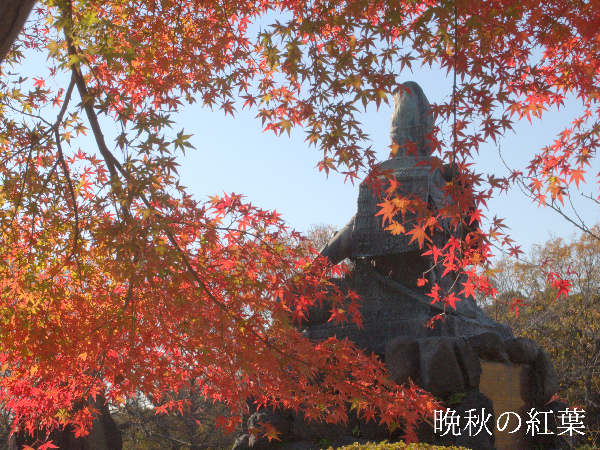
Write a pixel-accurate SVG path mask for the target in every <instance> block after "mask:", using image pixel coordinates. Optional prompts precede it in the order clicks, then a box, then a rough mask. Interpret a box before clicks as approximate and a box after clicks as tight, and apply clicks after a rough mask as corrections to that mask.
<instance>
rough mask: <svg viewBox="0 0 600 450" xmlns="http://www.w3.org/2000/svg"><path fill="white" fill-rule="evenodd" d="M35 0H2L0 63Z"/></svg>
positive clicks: (0, 11)
mask: <svg viewBox="0 0 600 450" xmlns="http://www.w3.org/2000/svg"><path fill="white" fill-rule="evenodd" d="M34 4H35V0H0V63H1V62H2V60H3V59H4V57H5V56H6V54H7V53H8V50H10V46H11V45H12V43H13V42H14V41H15V39H16V38H17V36H18V35H19V33H20V32H21V29H22V28H23V24H24V23H25V20H27V17H28V16H29V13H30V12H31V9H32V8H33V5H34Z"/></svg>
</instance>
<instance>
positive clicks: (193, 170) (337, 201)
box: [177, 69, 599, 249]
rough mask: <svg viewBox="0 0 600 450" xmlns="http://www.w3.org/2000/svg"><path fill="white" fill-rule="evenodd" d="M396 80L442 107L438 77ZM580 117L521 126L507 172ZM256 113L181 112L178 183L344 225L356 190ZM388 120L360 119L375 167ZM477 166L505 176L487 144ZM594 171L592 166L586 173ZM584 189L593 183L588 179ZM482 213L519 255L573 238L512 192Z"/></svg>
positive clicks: (382, 112) (588, 211) (300, 223)
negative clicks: (183, 146) (185, 147)
mask: <svg viewBox="0 0 600 450" xmlns="http://www.w3.org/2000/svg"><path fill="white" fill-rule="evenodd" d="M403 80H404V81H408V80H415V81H417V82H418V83H419V84H420V85H421V87H422V88H423V90H424V92H425V94H426V95H427V97H428V98H429V100H430V102H435V101H438V102H439V101H442V100H443V99H444V98H445V97H447V96H448V95H449V94H450V92H451V84H450V82H449V81H448V80H446V79H445V77H444V75H443V72H442V71H440V70H430V69H423V70H415V71H414V73H413V74H410V73H407V74H406V76H405V77H403ZM579 112H580V107H578V106H577V104H576V102H574V101H571V102H569V103H568V104H567V105H566V108H564V109H563V110H561V111H559V112H556V111H550V112H547V113H546V115H545V116H544V119H543V120H541V121H540V120H534V121H533V125H530V124H529V122H527V120H524V121H523V122H522V123H520V124H519V125H518V126H517V127H516V133H514V134H513V133H511V135H507V136H505V137H504V138H503V139H501V140H499V145H501V147H502V149H503V154H504V157H505V159H506V160H507V161H508V162H509V163H511V164H514V167H525V165H526V161H528V158H530V156H531V155H532V154H533V151H534V150H535V149H539V148H540V147H542V146H543V145H546V144H549V143H552V141H553V139H554V137H555V136H556V133H557V132H558V131H560V130H562V129H563V128H564V124H566V123H568V121H570V120H571V119H572V118H573V117H574V115H576V114H577V113H579ZM255 114H256V113H255V112H254V111H248V110H243V111H238V113H237V115H236V117H235V118H231V116H227V117H225V116H224V114H223V113H222V111H210V110H207V109H205V108H202V107H201V106H199V105H193V106H191V107H188V108H186V109H185V111H184V112H182V113H181V114H180V116H179V119H178V122H177V127H184V128H185V129H186V132H189V133H194V137H193V138H192V139H191V142H192V144H193V145H194V146H195V147H196V150H194V151H191V152H190V153H189V154H188V155H187V156H186V157H185V158H184V159H182V160H181V164H182V167H181V170H180V174H181V177H182V180H183V184H184V185H186V186H189V188H190V190H191V191H192V192H194V194H196V195H197V196H199V197H205V196H208V195H214V194H215V193H221V192H236V193H240V194H244V195H245V196H246V198H247V200H248V201H250V202H252V203H254V204H256V205H258V206H261V207H263V208H268V209H276V210H277V211H278V212H280V213H281V214H282V215H283V218H284V219H285V220H286V222H288V223H289V224H290V225H291V226H292V227H294V228H296V229H297V230H300V231H305V230H307V229H308V228H309V226H310V225H311V224H319V223H325V224H331V225H334V226H336V227H342V226H343V225H345V224H346V222H347V221H348V219H349V218H350V217H351V216H352V215H353V214H354V212H355V208H356V198H357V194H358V184H357V185H355V186H353V185H352V184H350V183H349V182H348V183H344V177H343V176H342V175H339V174H336V173H330V175H329V177H328V178H327V177H326V176H325V174H324V173H323V172H318V170H317V169H316V167H315V166H316V164H317V162H318V161H319V159H320V155H321V154H322V153H321V152H320V150H318V149H315V148H314V147H309V146H308V145H307V143H306V142H304V132H303V131H301V130H296V131H295V132H293V133H292V135H291V137H290V138H288V136H287V134H284V135H282V136H279V137H276V136H274V135H273V133H271V132H267V133H264V132H262V131H261V124H260V121H259V120H257V119H254V116H255ZM391 114H392V110H391V105H385V104H384V105H383V106H382V107H381V108H380V109H379V111H377V110H376V109H375V108H374V107H373V108H371V109H369V110H368V111H367V112H366V113H364V114H361V120H362V121H363V125H364V129H365V130H366V132H367V133H368V134H369V135H370V137H371V139H372V143H373V148H374V149H375V150H376V152H377V156H378V158H380V159H382V160H383V159H385V158H387V154H388V152H389V148H388V145H389V143H390V142H389V126H390V119H391ZM476 164H477V167H478V168H479V169H480V170H482V171H489V170H494V171H495V173H496V174H505V173H506V171H505V170H504V169H503V167H502V166H501V163H500V159H499V157H498V152H497V146H494V145H486V146H485V147H484V149H483V151H482V153H481V154H480V156H479V157H478V158H477V160H476ZM597 172H598V167H597V164H596V167H595V170H592V171H591V173H592V174H593V175H595V174H596V173H597ZM591 184H595V179H594V177H592V183H591ZM588 191H590V189H589V188H588ZM596 195H597V192H596ZM578 205H579V207H578V212H579V213H580V215H581V216H582V218H583V219H584V220H585V221H586V222H587V223H588V224H593V223H596V222H598V220H599V216H598V209H597V208H594V206H593V205H592V204H591V202H589V201H584V202H578ZM485 214H486V215H487V216H488V217H491V216H493V215H498V216H500V217H505V218H506V220H505V223H506V224H507V225H509V226H510V228H511V236H512V237H513V239H515V240H516V241H517V242H519V243H521V244H522V246H523V248H524V249H527V248H529V246H530V245H532V244H535V243H541V242H543V241H544V240H546V239H548V238H550V237H554V236H562V237H566V238H569V237H571V236H572V235H573V234H574V233H575V231H576V229H575V227H574V226H573V225H571V224H569V223H568V222H567V221H565V220H564V219H562V218H560V217H559V216H558V215H557V214H556V213H554V212H551V211H548V210H546V209H543V208H538V207H537V206H535V205H534V204H532V203H531V202H530V201H529V200H527V199H526V198H525V197H524V196H523V195H522V194H521V193H520V192H519V191H518V190H517V189H513V190H512V191H511V192H510V193H509V194H508V195H503V196H502V197H501V198H497V199H495V200H493V201H492V202H491V203H490V205H489V211H487V212H485Z"/></svg>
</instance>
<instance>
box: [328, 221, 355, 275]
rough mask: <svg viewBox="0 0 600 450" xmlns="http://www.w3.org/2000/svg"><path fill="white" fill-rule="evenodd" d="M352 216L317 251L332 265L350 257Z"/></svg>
mask: <svg viewBox="0 0 600 450" xmlns="http://www.w3.org/2000/svg"><path fill="white" fill-rule="evenodd" d="M353 228H354V216H353V217H352V219H350V221H349V222H348V223H347V224H346V226H345V227H344V228H342V229H341V230H340V231H338V232H337V233H336V234H335V235H334V236H333V237H332V238H331V239H330V240H329V242H328V243H327V244H325V246H324V247H323V248H322V249H321V250H320V251H319V253H320V254H321V255H322V256H326V257H327V258H329V261H331V263H332V264H334V265H335V264H337V263H339V262H340V261H342V260H344V259H346V258H349V257H350V256H351V255H352V230H353Z"/></svg>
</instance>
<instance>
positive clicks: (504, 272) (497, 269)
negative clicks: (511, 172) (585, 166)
mask: <svg viewBox="0 0 600 450" xmlns="http://www.w3.org/2000/svg"><path fill="white" fill-rule="evenodd" d="M590 229H591V231H592V234H590V233H587V232H582V233H581V235H580V236H578V237H577V238H576V239H574V240H573V241H571V242H566V241H564V240H563V239H561V238H556V239H552V240H549V241H548V242H546V243H545V244H543V245H539V246H535V247H534V248H533V250H532V251H531V254H530V255H529V258H528V261H527V262H519V261H514V260H509V259H503V260H501V261H499V262H498V263H496V264H495V265H494V267H493V268H492V270H491V271H492V274H493V275H492V277H493V280H494V284H495V286H496V288H497V289H498V292H499V293H498V295H497V298H496V300H495V301H493V302H488V303H487V305H486V306H485V310H486V312H487V313H488V314H489V315H490V316H491V317H493V318H495V319H496V320H499V321H501V322H503V323H506V324H508V325H510V326H511V327H512V328H513V330H514V332H515V334H516V335H519V336H523V337H528V338H531V339H533V340H534V341H536V342H537V343H538V344H539V345H540V346H541V347H542V348H544V349H545V350H546V351H547V352H548V353H549V354H550V355H551V357H552V360H553V362H554V364H555V367H556V369H557V371H558V374H559V377H560V385H561V390H560V395H561V396H562V397H563V398H564V399H565V400H567V401H568V403H569V404H577V405H580V406H582V407H583V408H584V409H585V410H586V411H587V412H588V414H589V415H590V417H595V419H591V428H590V429H588V430H587V431H588V438H589V439H590V440H591V441H592V442H593V444H595V445H600V435H599V433H600V421H599V422H598V423H594V421H598V419H599V415H600V241H598V240H597V239H596V238H595V237H594V236H593V234H597V233H598V232H599V231H600V227H599V226H595V227H591V228H590ZM557 279H562V280H564V281H566V282H568V283H569V284H570V293H569V295H568V296H567V295H565V294H564V292H563V293H561V292H560V289H561V286H560V283H557Z"/></svg>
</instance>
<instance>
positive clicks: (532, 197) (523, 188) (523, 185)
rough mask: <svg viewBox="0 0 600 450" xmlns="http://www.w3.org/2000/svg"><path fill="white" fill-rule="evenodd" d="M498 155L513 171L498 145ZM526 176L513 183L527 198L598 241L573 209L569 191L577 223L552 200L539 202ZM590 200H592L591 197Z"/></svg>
mask: <svg viewBox="0 0 600 450" xmlns="http://www.w3.org/2000/svg"><path fill="white" fill-rule="evenodd" d="M498 155H499V157H500V160H501V161H502V164H503V165H504V167H505V168H506V169H507V170H508V171H509V172H513V170H512V169H511V168H510V167H509V165H508V163H507V162H506V161H505V160H504V157H503V155H502V149H501V148H500V147H498ZM525 178H526V177H525V176H524V175H520V176H518V177H515V184H516V185H517V187H518V188H519V190H520V191H521V193H522V194H523V195H524V196H525V197H527V198H528V199H530V200H531V201H532V202H535V201H537V202H538V203H541V204H543V205H544V206H546V207H548V208H550V209H551V210H553V211H554V212H556V213H557V214H558V215H560V216H561V217H562V218H563V219H565V220H566V221H567V222H569V223H570V224H572V225H574V226H575V227H576V228H578V229H579V230H581V231H583V232H584V233H586V234H588V235H590V236H591V237H593V238H594V239H597V240H599V241H600V235H598V234H597V233H594V231H592V229H591V228H590V227H588V226H587V225H586V224H585V222H584V221H583V220H582V219H581V217H580V216H579V214H578V213H577V210H576V209H575V207H574V206H573V203H572V200H571V193H570V192H568V190H567V193H566V195H567V197H568V199H569V203H570V204H571V207H572V209H573V211H574V212H575V215H576V216H577V218H578V219H579V221H580V222H579V223H577V222H576V221H575V220H573V219H572V218H571V217H569V216H568V215H567V214H566V213H565V212H564V211H563V210H562V209H560V208H559V207H557V206H556V205H555V204H554V202H552V203H548V202H547V201H546V200H543V201H541V202H540V198H538V197H537V196H536V195H535V194H534V193H533V191H532V190H531V188H530V187H529V186H528V185H527V183H525V180H524V179H525ZM582 196H583V197H585V198H590V197H588V196H586V195H585V194H582ZM592 200H594V199H593V198H592ZM594 201H595V200H594Z"/></svg>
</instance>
